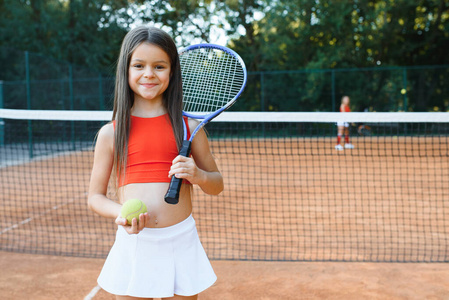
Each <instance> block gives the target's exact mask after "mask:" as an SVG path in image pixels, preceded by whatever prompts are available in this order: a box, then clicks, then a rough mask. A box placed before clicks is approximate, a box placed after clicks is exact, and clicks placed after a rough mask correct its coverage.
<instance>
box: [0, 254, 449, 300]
mask: <svg viewBox="0 0 449 300" xmlns="http://www.w3.org/2000/svg"><path fill="white" fill-rule="evenodd" d="M102 265H103V260H102V259H91V258H72V257H57V256H46V255H34V254H19V253H9V252H0V267H1V270H2V272H1V273H0V291H1V299H2V300H17V299H33V300H49V299H51V300H75V299H84V297H85V296H86V295H88V294H89V292H90V291H91V290H92V289H93V288H94V287H95V286H96V278H97V276H98V274H99V272H100V270H101V267H102ZM212 265H213V267H214V269H215V272H216V273H217V275H218V280H217V282H216V284H215V285H214V286H212V287H211V288H209V289H208V290H206V291H205V292H203V293H202V294H200V296H199V299H200V300H228V299H241V300H254V299H262V300H269V299H270V300H271V299H282V300H286V299H287V300H288V299H342V300H343V299H344V300H352V299H354V300H359V299H404V300H405V299H417V300H418V299H419V300H421V299H449V272H448V265H447V264H439V263H435V264H426V263H418V264H397V263H345V262H313V263H312V262H245V261H213V262H212ZM92 299H94V300H113V299H115V297H114V296H112V295H110V294H108V293H106V292H104V291H99V292H98V293H97V294H96V295H95V297H93V298H92Z"/></svg>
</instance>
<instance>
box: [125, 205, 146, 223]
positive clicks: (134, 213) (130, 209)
mask: <svg viewBox="0 0 449 300" xmlns="http://www.w3.org/2000/svg"><path fill="white" fill-rule="evenodd" d="M146 212H147V207H146V205H145V203H143V202H142V201H140V200H139V199H129V200H127V201H126V202H125V203H123V205H122V209H121V211H120V216H121V217H122V218H125V219H126V220H127V221H128V224H130V225H131V223H132V220H133V219H134V218H136V219H137V222H139V216H140V214H144V213H146Z"/></svg>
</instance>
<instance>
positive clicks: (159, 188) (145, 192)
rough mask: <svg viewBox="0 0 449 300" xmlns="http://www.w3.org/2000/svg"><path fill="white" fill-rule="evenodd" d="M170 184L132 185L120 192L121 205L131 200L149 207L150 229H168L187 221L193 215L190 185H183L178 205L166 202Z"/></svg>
mask: <svg viewBox="0 0 449 300" xmlns="http://www.w3.org/2000/svg"><path fill="white" fill-rule="evenodd" d="M168 186H169V183H167V182H152V183H130V184H127V185H125V186H122V187H120V188H119V190H118V196H119V200H120V203H122V204H123V203H124V202H125V201H126V200H129V199H139V200H141V201H143V202H144V203H145V205H146V206H147V210H148V214H149V216H150V225H149V226H147V227H149V228H162V227H168V226H172V225H175V224H178V223H179V222H181V221H183V220H185V219H187V218H188V217H189V215H190V214H191V213H192V200H191V189H192V186H191V185H190V184H183V185H182V186H181V191H180V193H179V203H178V204H168V203H167V202H165V200H164V196H165V194H166V193H167V190H168Z"/></svg>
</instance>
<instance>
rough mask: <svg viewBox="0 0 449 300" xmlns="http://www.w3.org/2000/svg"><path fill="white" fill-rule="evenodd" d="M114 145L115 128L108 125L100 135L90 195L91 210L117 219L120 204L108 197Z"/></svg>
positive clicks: (102, 129)
mask: <svg viewBox="0 0 449 300" xmlns="http://www.w3.org/2000/svg"><path fill="white" fill-rule="evenodd" d="M113 145H114V128H113V125H112V124H108V125H105V126H103V128H101V130H100V132H99V133H98V138H97V144H96V146H95V155H94V165H93V167H92V174H91V177H90V184H89V195H88V205H89V208H90V209H91V210H93V211H94V212H96V213H97V214H99V215H100V216H103V217H106V218H117V216H118V215H119V213H120V209H121V205H120V204H118V203H117V202H115V201H112V200H110V199H108V198H107V197H106V193H107V190H108V183H109V177H110V175H111V170H112V164H113Z"/></svg>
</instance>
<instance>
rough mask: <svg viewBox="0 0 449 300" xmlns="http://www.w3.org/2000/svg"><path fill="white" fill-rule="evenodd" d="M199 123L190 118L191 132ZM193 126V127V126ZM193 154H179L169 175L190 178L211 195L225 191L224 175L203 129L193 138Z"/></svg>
mask: <svg viewBox="0 0 449 300" xmlns="http://www.w3.org/2000/svg"><path fill="white" fill-rule="evenodd" d="M197 125H198V122H197V121H194V120H190V119H189V127H190V128H191V130H190V132H192V131H193V129H195V128H196V126H197ZM192 127H193V128H192ZM192 156H193V159H192V158H190V157H184V156H180V155H178V156H177V157H176V158H175V159H174V160H173V165H172V167H171V169H170V172H169V176H170V177H171V176H173V174H176V175H175V176H176V177H178V178H183V179H186V180H188V181H189V182H190V183H192V184H198V185H199V187H200V188H201V189H202V190H203V191H204V192H205V193H206V194H209V195H218V194H220V193H221V192H222V191H223V177H222V176H221V173H220V171H219V170H218V167H217V164H216V163H215V159H214V157H213V156H212V153H211V152H210V148H209V141H208V140H207V135H206V133H205V132H204V130H203V129H201V130H200V131H198V133H197V134H196V135H195V137H194V138H193V142H192Z"/></svg>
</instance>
